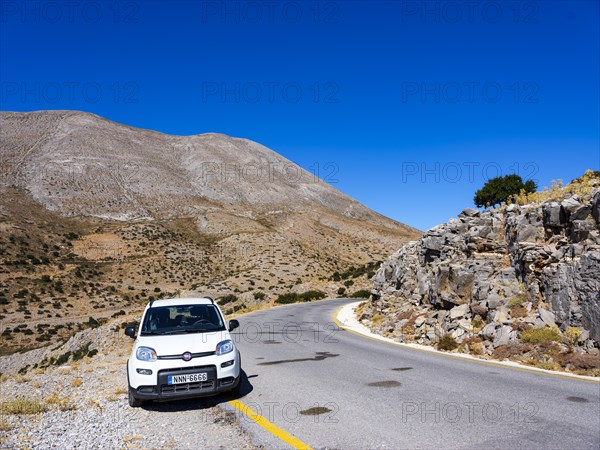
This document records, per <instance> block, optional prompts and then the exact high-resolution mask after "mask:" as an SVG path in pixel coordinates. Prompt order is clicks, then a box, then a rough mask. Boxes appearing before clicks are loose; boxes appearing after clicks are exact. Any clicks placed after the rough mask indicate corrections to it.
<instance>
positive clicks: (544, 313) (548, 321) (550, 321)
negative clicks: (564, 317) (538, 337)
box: [538, 308, 556, 327]
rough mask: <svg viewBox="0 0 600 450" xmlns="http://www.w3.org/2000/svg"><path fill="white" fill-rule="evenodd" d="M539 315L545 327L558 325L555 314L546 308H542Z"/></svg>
mask: <svg viewBox="0 0 600 450" xmlns="http://www.w3.org/2000/svg"><path fill="white" fill-rule="evenodd" d="M538 313H539V315H540V319H542V321H543V322H544V324H545V325H548V326H549V327H552V326H554V325H556V319H555V317H554V314H553V313H551V312H550V311H548V310H546V309H544V308H540V309H539V310H538Z"/></svg>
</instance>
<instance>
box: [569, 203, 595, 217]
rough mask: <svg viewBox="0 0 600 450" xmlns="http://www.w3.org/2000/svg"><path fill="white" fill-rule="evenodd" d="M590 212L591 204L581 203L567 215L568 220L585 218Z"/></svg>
mask: <svg viewBox="0 0 600 450" xmlns="http://www.w3.org/2000/svg"><path fill="white" fill-rule="evenodd" d="M591 213H592V206H591V205H583V206H580V207H579V208H577V209H576V210H575V211H573V212H572V213H571V215H570V216H569V220H585V219H587V218H588V217H589V215H590V214H591Z"/></svg>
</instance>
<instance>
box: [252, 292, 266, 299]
mask: <svg viewBox="0 0 600 450" xmlns="http://www.w3.org/2000/svg"><path fill="white" fill-rule="evenodd" d="M254 299H255V300H264V299H265V293H264V292H261V291H258V292H255V293H254Z"/></svg>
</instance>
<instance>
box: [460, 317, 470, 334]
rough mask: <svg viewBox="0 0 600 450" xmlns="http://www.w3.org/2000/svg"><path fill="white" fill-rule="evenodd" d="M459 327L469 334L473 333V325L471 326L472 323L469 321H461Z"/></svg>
mask: <svg viewBox="0 0 600 450" xmlns="http://www.w3.org/2000/svg"><path fill="white" fill-rule="evenodd" d="M458 326H459V327H460V328H462V329H463V330H465V331H466V332H468V333H471V332H472V331H473V325H472V324H471V321H470V320H468V319H461V320H459V321H458Z"/></svg>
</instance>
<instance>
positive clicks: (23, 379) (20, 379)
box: [15, 375, 31, 383]
mask: <svg viewBox="0 0 600 450" xmlns="http://www.w3.org/2000/svg"><path fill="white" fill-rule="evenodd" d="M28 381H31V378H29V377H28V376H27V375H17V376H16V377H15V382H16V383H27V382H28Z"/></svg>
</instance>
